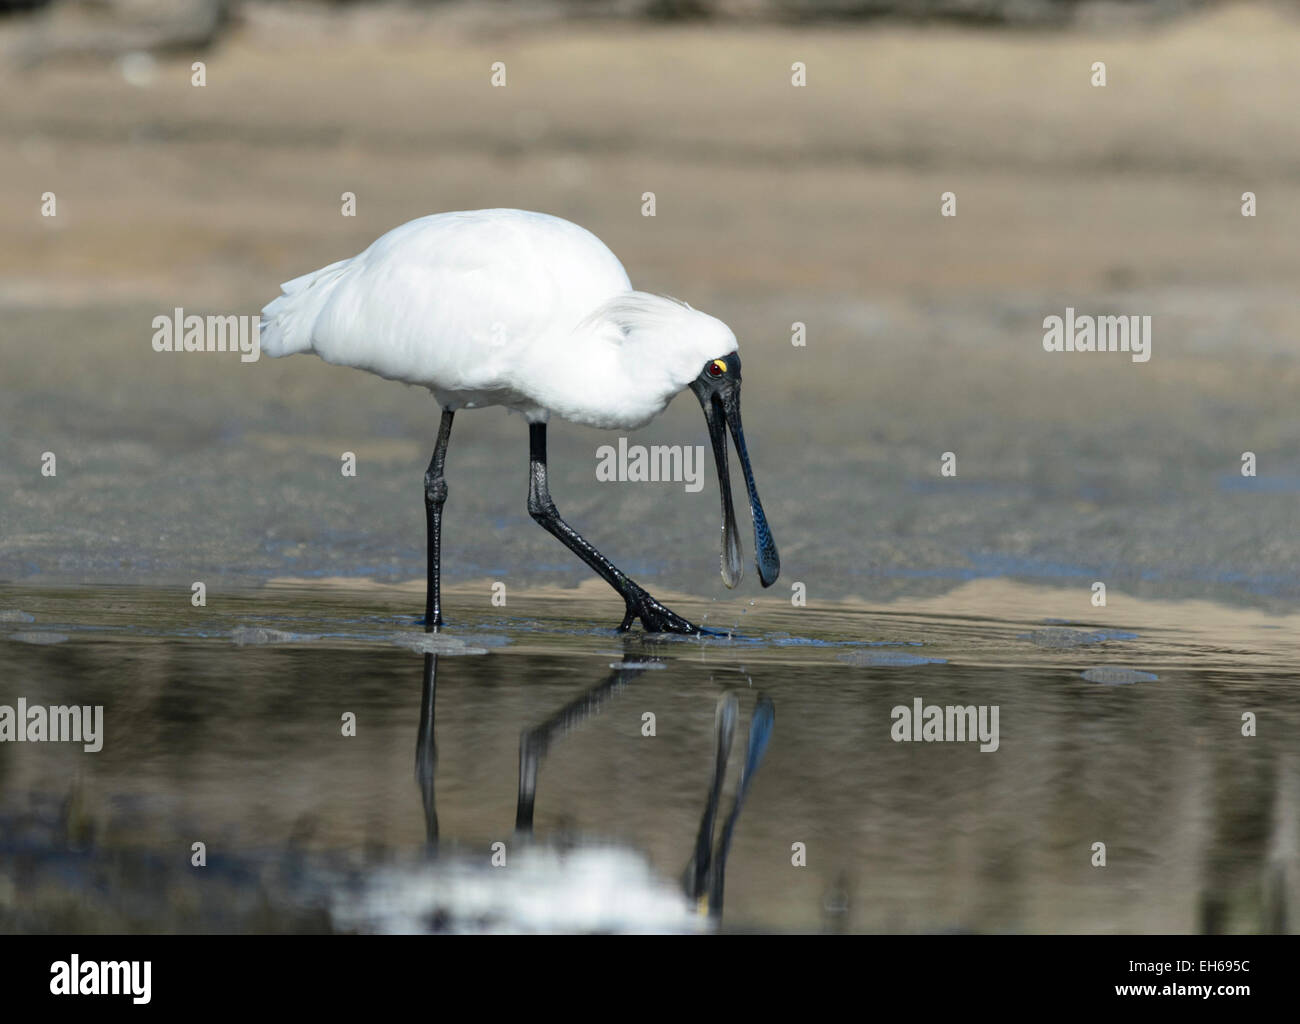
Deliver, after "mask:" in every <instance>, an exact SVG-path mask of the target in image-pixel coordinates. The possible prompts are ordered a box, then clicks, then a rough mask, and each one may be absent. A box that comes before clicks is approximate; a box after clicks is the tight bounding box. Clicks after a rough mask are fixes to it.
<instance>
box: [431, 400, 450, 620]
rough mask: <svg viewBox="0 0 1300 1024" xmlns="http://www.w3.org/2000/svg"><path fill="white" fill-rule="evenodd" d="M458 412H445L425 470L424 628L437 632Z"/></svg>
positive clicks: (440, 611) (440, 613)
mask: <svg viewBox="0 0 1300 1024" xmlns="http://www.w3.org/2000/svg"><path fill="white" fill-rule="evenodd" d="M455 415H456V414H455V413H454V412H452V411H451V410H450V409H444V410H443V411H442V425H441V426H440V427H439V428H438V443H437V445H436V446H435V447H434V449H433V458H432V459H430V460H429V468H428V469H427V470H425V471H424V515H425V521H426V523H427V525H428V532H429V580H428V590H427V591H426V592H425V599H424V631H425V632H426V633H432V632H435V631H436V630H437V629H438V627H439V626H441V625H442V594H441V586H440V584H441V580H440V571H439V559H440V557H441V552H442V506H443V504H444V503H445V502H446V501H447V481H446V480H444V479H443V476H442V467H443V464H444V463H445V462H446V461H447V439H448V438H450V437H451V421H452V418H453V417H454V416H455Z"/></svg>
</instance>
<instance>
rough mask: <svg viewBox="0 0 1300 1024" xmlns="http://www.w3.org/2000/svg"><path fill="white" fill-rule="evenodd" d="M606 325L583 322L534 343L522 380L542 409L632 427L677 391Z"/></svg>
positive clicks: (606, 424) (610, 425) (566, 416)
mask: <svg viewBox="0 0 1300 1024" xmlns="http://www.w3.org/2000/svg"><path fill="white" fill-rule="evenodd" d="M647 355H648V354H647V353H639V352H638V351H636V347H635V346H634V345H630V344H628V341H627V340H626V339H621V338H620V339H619V340H614V339H613V338H611V336H610V333H609V329H608V326H607V325H602V324H600V323H596V324H585V325H582V326H581V327H579V328H578V329H577V330H575V331H573V332H572V333H571V334H569V335H568V336H567V337H566V338H564V339H563V340H562V341H560V342H559V343H553V344H541V345H536V346H534V347H533V349H532V351H531V352H530V353H529V356H528V359H527V360H526V363H527V365H526V366H525V368H524V369H525V372H524V373H523V374H521V379H522V380H526V381H528V385H527V390H526V393H527V394H528V396H529V397H530V398H532V399H533V400H534V401H536V402H537V403H538V404H539V405H540V406H541V407H543V408H544V409H546V410H548V411H550V412H552V413H554V414H555V415H557V416H561V417H563V418H564V419H567V420H571V421H573V422H575V423H582V424H585V425H587V426H592V427H603V428H607V429H608V428H620V427H621V428H624V429H629V430H630V429H635V428H636V427H640V426H644V425H645V424H646V423H647V422H649V421H650V420H651V419H653V418H654V417H655V416H657V415H658V414H659V413H660V412H662V411H663V410H664V407H665V406H667V404H668V402H669V401H671V400H672V398H673V396H674V395H675V394H676V393H677V392H678V391H679V390H681V389H680V388H679V387H677V386H675V385H674V384H673V382H672V381H670V380H669V379H668V378H667V377H666V376H665V375H664V374H663V373H662V371H661V370H660V368H659V367H658V366H657V365H656V364H655V362H654V360H653V359H650V358H646V356H647Z"/></svg>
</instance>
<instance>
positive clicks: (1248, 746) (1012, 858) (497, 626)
mask: <svg viewBox="0 0 1300 1024" xmlns="http://www.w3.org/2000/svg"><path fill="white" fill-rule="evenodd" d="M997 586H998V590H999V593H998V594H996V595H995V594H990V593H989V592H987V591H985V592H984V593H979V592H976V591H970V592H966V593H964V594H963V593H962V592H959V593H958V594H957V595H955V596H952V597H950V598H949V599H948V601H947V603H948V605H949V606H950V607H952V608H953V609H955V610H954V611H953V612H951V613H948V614H943V613H938V612H935V611H933V610H931V609H930V608H928V606H927V605H926V604H925V603H924V602H919V603H916V604H913V605H906V604H903V603H899V604H897V605H893V606H891V605H882V606H879V607H874V608H871V607H858V606H853V607H850V606H834V607H823V608H816V607H814V608H807V609H790V610H786V609H785V608H784V607H782V606H781V605H778V604H777V603H775V602H768V603H761V602H760V603H756V604H755V605H754V606H753V607H751V608H749V609H748V610H747V612H746V614H745V615H744V616H741V617H740V618H742V619H743V622H742V629H741V631H740V633H739V634H737V635H734V636H732V637H730V638H721V639H710V640H703V641H701V640H680V639H666V640H662V641H660V640H655V639H652V638H645V637H643V636H640V635H632V636H627V637H621V636H619V635H617V634H616V633H614V632H613V631H612V630H610V629H607V628H604V627H603V626H601V625H595V624H596V623H602V622H605V621H608V619H609V616H610V613H611V606H610V602H609V601H608V600H605V599H603V598H601V597H597V596H594V595H593V594H591V593H589V592H587V591H582V592H580V593H570V594H568V595H565V594H562V593H550V594H546V595H545V596H544V597H543V598H531V599H530V598H523V597H521V598H519V599H518V600H517V602H515V603H516V604H517V605H518V607H513V606H512V607H510V608H508V609H488V608H486V607H485V606H486V604H487V602H486V601H485V600H483V599H482V595H481V594H479V593H478V591H477V588H469V587H457V588H453V590H452V591H451V594H450V601H449V604H450V606H451V608H453V609H454V611H453V622H452V623H451V624H450V626H449V629H448V630H447V632H446V633H444V634H443V635H442V636H440V637H439V638H437V639H436V640H434V641H432V643H433V647H431V648H424V649H422V647H423V646H424V645H425V644H427V643H429V641H426V639H425V637H424V634H423V633H422V631H421V630H420V629H419V627H418V626H417V625H416V624H415V620H414V615H413V612H415V611H416V610H418V600H412V598H411V594H410V593H409V592H405V593H404V592H400V591H376V590H374V589H373V588H371V589H368V590H357V589H344V588H329V587H318V588H314V589H310V590H305V589H300V588H297V587H271V588H265V589H263V590H260V591H247V592H243V593H240V594H236V595H230V596H227V597H222V598H220V599H218V600H215V601H213V602H212V603H211V604H210V606H209V607H207V608H193V607H191V606H190V604H189V600H188V595H186V594H185V593H183V592H182V593H177V592H172V591H161V590H151V589H148V588H142V587H119V588H98V589H83V588H79V589H59V588H40V587H31V588H21V587H6V588H4V590H3V592H2V593H0V608H3V609H4V613H3V615H0V619H3V621H0V678H3V679H4V680H5V682H6V686H5V692H4V695H3V700H0V703H8V704H11V705H12V704H14V702H15V699H16V698H17V697H18V696H22V697H23V698H24V699H25V701H26V703H27V705H28V706H36V705H46V706H48V705H56V706H57V705H102V706H103V708H104V711H103V722H104V725H103V736H102V749H101V750H99V751H98V752H96V753H87V752H85V751H84V750H83V749H82V746H81V745H79V744H76V743H59V742H23V743H16V742H6V743H3V744H0V879H2V880H3V885H2V886H0V926H3V927H4V929H5V930H8V931H45V930H60V929H62V930H71V931H82V930H85V931H100V930H115V929H126V930H140V931H173V930H177V931H244V930H284V929H292V930H339V931H357V930H359V931H386V930H393V931H424V930H474V931H478V930H521V929H522V930H533V929H539V930H601V931H605V930H633V931H639V930H650V931H662V930H685V929H692V928H714V927H721V928H723V929H733V930H748V929H764V930H767V929H777V930H823V929H827V930H851V931H858V930H899V931H947V930H970V931H979V932H1000V931H1012V932H1022V931H1030V932H1032V931H1081V932H1092V931H1101V932H1105V931H1137V932H1143V931H1194V930H1209V931H1275V930H1293V929H1294V928H1295V925H1296V918H1295V913H1296V898H1297V892H1296V880H1297V877H1300V876H1298V875H1297V867H1298V865H1297V854H1296V850H1297V803H1296V797H1297V795H1300V778H1297V772H1298V771H1300V728H1298V727H1300V704H1298V703H1297V695H1296V684H1295V681H1294V677H1293V665H1294V655H1295V651H1294V640H1293V639H1292V638H1293V637H1294V635H1295V634H1294V623H1293V622H1292V621H1291V620H1290V619H1288V618H1285V617H1276V616H1273V617H1270V616H1262V615H1260V616H1257V615H1255V614H1254V613H1246V612H1241V611H1236V610H1232V609H1221V610H1220V611H1219V617H1218V619H1217V623H1216V629H1215V631H1214V633H1215V634H1216V635H1217V636H1216V635H1212V634H1211V633H1210V632H1208V631H1207V630H1206V628H1205V626H1206V620H1205V619H1204V618H1203V617H1201V616H1202V615H1204V614H1205V613H1207V612H1211V610H1210V609H1207V608H1206V607H1201V608H1196V607H1194V606H1191V605H1187V606H1179V605H1177V604H1169V605H1164V606H1159V605H1154V604H1151V605H1143V604H1139V603H1130V604H1129V605H1128V607H1127V609H1126V611H1125V612H1124V613H1123V614H1122V615H1121V614H1118V613H1112V614H1110V615H1107V616H1098V615H1095V614H1094V615H1091V616H1082V617H1081V619H1080V620H1077V621H1063V620H1062V619H1060V618H1059V617H1057V616H1055V615H1035V614H1034V613H1033V611H1031V609H1032V608H1034V607H1039V608H1042V607H1045V606H1046V604H1049V603H1050V596H1048V597H1044V593H1043V592H1033V591H1032V590H1030V589H1028V588H1019V589H1018V588H1015V587H1012V586H1010V585H1003V584H999V585H997ZM963 598H965V600H963ZM1018 599H1019V600H1018ZM989 601H993V603H995V604H997V605H998V606H1000V607H1004V608H1011V609H1015V610H1016V613H1015V614H1012V615H1009V616H1007V617H1001V618H999V617H993V616H988V615H982V614H978V613H977V612H975V611H974V610H973V606H975V605H978V604H981V603H987V602H989ZM688 607H689V606H688ZM475 608H477V609H479V610H478V611H475ZM1021 610H1023V611H1024V612H1025V613H1026V614H1025V615H1023V616H1021V615H1020V614H1019V611H1021ZM1049 610H1053V611H1055V610H1058V609H1049ZM507 612H508V614H507ZM1211 613H1212V612H1211ZM1103 619H1104V621H1102V620H1103ZM794 625H797V626H798V628H797V629H792V628H791V627H792V626H794ZM425 650H435V651H437V652H438V653H437V658H436V677H435V680H436V687H434V688H431V687H429V686H428V684H427V681H426V680H427V676H426V665H427V664H428V660H429V659H427V658H426V654H425ZM728 694H732V695H734V698H735V706H734V711H735V713H736V718H735V740H734V744H733V749H732V757H731V762H730V765H729V769H728V771H727V773H726V775H725V777H724V782H723V785H722V791H721V797H722V799H721V801H720V803H719V805H718V807H719V809H718V815H717V820H718V825H717V831H718V834H719V836H720V834H721V832H722V828H723V824H724V822H725V819H726V817H727V814H728V811H729V808H730V805H731V797H732V794H734V792H735V790H736V788H737V785H738V781H739V779H738V775H739V766H740V764H741V762H742V761H743V760H744V758H745V752H746V743H747V742H748V741H749V740H750V738H751V735H752V734H751V732H750V726H751V723H752V721H753V720H754V716H755V713H756V711H757V710H758V708H759V707H760V703H763V704H766V703H768V702H770V709H771V714H772V716H773V717H772V721H771V729H770V735H769V736H767V738H766V748H765V751H764V753H765V756H763V757H762V758H761V761H760V762H759V763H758V765H757V767H756V769H755V770H754V771H753V773H752V775H751V777H750V778H749V779H748V783H747V794H746V799H745V802H744V806H743V808H742V809H741V812H740V814H739V815H738V816H737V818H736V820H735V821H734V823H733V834H732V840H731V843H730V850H729V855H728V857H727V859H726V862H725V901H719V899H718V898H719V897H720V896H721V895H722V893H715V894H714V902H715V904H716V903H717V902H721V905H722V907H723V910H722V913H721V914H720V915H717V914H715V915H713V916H709V915H708V914H700V913H698V911H700V910H701V909H702V907H704V905H705V904H707V903H708V902H709V901H708V900H707V899H706V900H705V901H704V902H703V903H700V902H699V901H696V900H688V899H687V897H686V895H685V891H684V889H683V885H682V878H683V871H684V869H685V868H686V865H687V863H688V861H690V860H691V857H692V853H693V850H694V847H695V841H696V836H697V832H698V831H699V829H700V822H701V815H702V813H703V812H704V809H705V807H706V805H707V803H708V798H709V793H710V787H711V779H712V773H713V766H714V757H715V728H716V724H717V722H718V708H719V702H720V700H722V701H723V703H724V704H725V703H726V701H727V699H728V698H727V695H728ZM917 701H920V702H921V704H922V706H923V707H924V706H928V705H939V706H941V707H946V706H962V707H967V706H969V707H975V708H981V707H982V708H985V709H988V708H992V707H996V708H997V709H998V711H997V717H996V719H995V722H996V726H997V730H996V738H995V745H996V749H989V750H987V751H984V752H982V751H981V749H980V747H981V743H980V742H979V741H978V740H972V739H967V740H966V741H957V742H937V741H926V740H925V739H921V740H916V739H908V740H899V739H895V735H896V734H897V730H896V721H897V718H898V715H897V713H896V712H895V711H894V709H895V708H900V707H904V708H907V709H908V710H909V711H910V710H911V709H912V708H913V707H914V706H915V703H916V702H917ZM430 708H432V711H430ZM1245 712H1252V713H1254V714H1255V715H1256V716H1257V719H1258V729H1257V732H1258V735H1256V736H1254V737H1253V738H1252V737H1245V736H1243V735H1242V715H1243V713H1245ZM348 715H354V716H355V723H356V725H355V736H345V735H344V731H345V724H346V723H345V716H348ZM647 715H652V716H653V731H654V735H653V736H647V735H645V734H644V733H645V732H646V731H647V728H646V723H647V718H646V716H647ZM988 724H989V719H988V717H987V716H985V717H984V718H982V719H980V725H981V726H987V725H988ZM919 734H920V726H919V725H918V726H917V735H919ZM905 735H908V734H907V733H905ZM421 737H423V739H422V738H421ZM987 738H988V737H987V736H986V737H985V739H987ZM983 745H984V746H986V747H991V746H992V745H993V744H990V743H987V742H986V743H984V744H983ZM521 750H523V751H524V752H525V753H524V754H523V755H522V757H523V759H524V761H525V763H526V765H527V767H528V771H526V772H524V773H522V774H523V776H524V781H525V784H524V785H523V786H522V790H524V791H526V792H525V793H524V795H525V799H523V800H521V770H520V767H521ZM526 808H531V810H530V811H529V810H526ZM521 810H523V813H521ZM530 817H531V829H529V828H528V827H527V825H528V821H527V819H528V818H530ZM196 842H201V843H204V844H205V848H206V854H207V866H206V867H194V866H192V864H191V860H192V857H193V844H194V843H196ZM1096 843H1104V844H1105V856H1106V865H1105V866H1104V867H1100V866H1093V863H1092V862H1093V860H1094V859H1096V856H1097V854H1096V851H1095V849H1094V844H1096ZM494 844H504V845H503V846H499V847H496V848H495V849H494ZM796 844H802V846H801V847H800V846H796ZM714 847H715V849H716V840H715V843H714ZM800 850H802V851H804V856H805V858H806V866H795V865H794V863H792V861H793V860H795V859H799V858H798V853H799V851H800ZM494 853H495V854H496V855H497V857H498V859H499V858H500V857H501V856H502V855H504V858H505V863H504V865H502V866H495V867H494V866H493V857H494ZM714 909H715V910H716V909H717V908H716V906H715V908H714Z"/></svg>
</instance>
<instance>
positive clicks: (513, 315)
mask: <svg viewBox="0 0 1300 1024" xmlns="http://www.w3.org/2000/svg"><path fill="white" fill-rule="evenodd" d="M282 287H283V291H284V294H283V295H281V296H280V297H279V298H277V299H275V300H274V301H273V302H271V303H270V304H268V305H267V307H266V308H265V309H264V310H263V316H264V318H265V320H264V326H263V341H262V345H263V350H264V351H266V352H267V353H268V354H269V355H273V356H274V355H283V354H289V353H292V352H303V351H314V352H316V353H317V354H318V355H320V356H321V358H322V359H325V360H326V361H327V362H331V363H337V364H341V365H345V366H355V367H358V368H360V369H365V370H369V371H371V372H372V373H377V374H379V375H380V376H383V377H387V378H390V379H393V380H401V381H406V382H407V383H411V384H420V385H424V386H427V387H430V388H434V389H435V390H437V391H439V392H441V393H445V394H450V393H459V394H463V395H474V394H483V395H491V394H493V393H500V392H510V391H514V390H515V380H514V379H513V377H512V372H511V371H512V368H514V367H515V366H517V365H518V364H519V361H520V356H521V355H522V353H524V352H525V351H528V350H529V349H532V348H533V347H534V346H535V345H537V344H538V343H545V342H546V341H547V340H548V339H555V340H556V342H557V344H558V343H559V342H560V341H561V340H562V338H561V337H560V336H562V335H563V334H565V333H567V332H568V331H569V330H571V329H572V328H573V327H574V326H576V325H577V324H578V323H579V322H580V321H582V320H583V318H584V317H586V316H587V315H588V314H590V312H591V311H592V310H593V309H595V308H596V307H597V306H599V305H600V304H601V303H603V302H605V301H607V300H608V299H609V298H610V297H611V296H613V295H617V294H619V293H622V292H626V291H629V290H630V289H631V285H630V283H629V281H628V278H627V273H626V271H624V269H623V266H622V264H621V263H619V261H618V258H617V257H616V256H614V254H613V253H612V252H610V250H609V249H608V248H607V247H606V246H605V245H604V243H602V242H601V241H600V240H599V239H598V238H596V236H595V235H593V234H591V233H590V232H589V231H586V230H585V229H584V228H581V227H579V226H578V225H576V224H572V223H570V222H569V221H565V220H561V219H559V218H557V217H550V216H547V215H545V214H538V213H528V212H525V211H520V210H477V211H472V212H466V213H444V214H435V215H433V216H430V217H423V218H421V219H419V220H414V221H411V222H410V223H407V224H403V225H402V226H401V227H398V228H395V229H394V230H392V231H390V232H388V233H387V234H386V235H384V236H383V237H381V238H379V239H378V240H377V241H376V242H375V243H374V244H373V245H371V246H370V248H368V249H367V250H366V251H365V252H363V253H361V254H360V255H358V256H355V257H353V258H352V259H350V260H343V261H341V262H339V263H334V264H331V265H330V266H328V267H325V268H323V269H321V270H318V271H316V272H314V273H312V274H307V275H304V276H303V277H299V278H296V279H294V280H293V281H289V282H288V283H286V284H285V285H283V286H282ZM557 354H558V353H557Z"/></svg>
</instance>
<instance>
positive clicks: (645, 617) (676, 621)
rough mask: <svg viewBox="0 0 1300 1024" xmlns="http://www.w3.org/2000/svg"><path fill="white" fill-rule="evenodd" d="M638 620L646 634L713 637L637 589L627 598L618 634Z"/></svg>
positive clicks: (710, 633) (709, 632)
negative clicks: (625, 612) (625, 609)
mask: <svg viewBox="0 0 1300 1024" xmlns="http://www.w3.org/2000/svg"><path fill="white" fill-rule="evenodd" d="M636 619H640V620H641V625H642V626H643V627H644V628H645V631H646V632H647V633H680V634H683V635H685V636H713V635H715V634H714V633H713V631H712V630H708V629H702V628H701V627H699V626H697V625H695V623H693V622H690V621H689V620H687V619H683V618H682V617H681V616H680V615H678V614H677V613H676V612H675V611H673V610H672V609H671V608H667V607H665V606H664V605H662V604H660V603H659V602H658V601H656V600H655V599H654V598H653V597H651V596H650V595H649V594H647V593H646V592H645V591H644V590H641V589H640V588H639V587H638V588H637V590H636V591H635V592H634V593H633V594H632V595H631V596H630V597H628V598H627V614H626V615H624V616H623V621H622V623H621V624H620V625H619V627H618V630H619V632H620V633H626V632H627V631H628V629H629V628H630V627H631V625H632V623H633V621H634V620H636Z"/></svg>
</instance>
